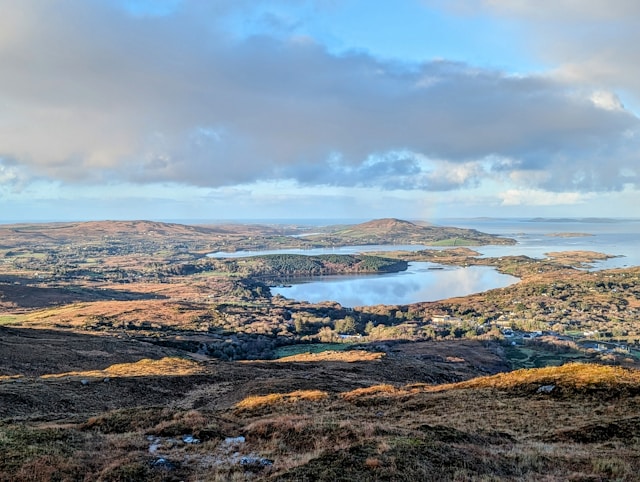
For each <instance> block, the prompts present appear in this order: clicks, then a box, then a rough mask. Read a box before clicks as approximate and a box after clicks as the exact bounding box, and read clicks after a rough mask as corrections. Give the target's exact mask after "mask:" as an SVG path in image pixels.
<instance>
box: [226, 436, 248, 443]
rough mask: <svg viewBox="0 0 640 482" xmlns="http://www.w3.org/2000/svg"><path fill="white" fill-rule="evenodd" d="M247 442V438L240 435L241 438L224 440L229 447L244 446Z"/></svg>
mask: <svg viewBox="0 0 640 482" xmlns="http://www.w3.org/2000/svg"><path fill="white" fill-rule="evenodd" d="M244 442H245V438H244V437H243V436H242V435H240V436H239V437H227V438H226V439H224V443H225V444H227V445H238V444H243V443H244Z"/></svg>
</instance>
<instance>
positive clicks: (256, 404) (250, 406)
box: [235, 390, 329, 411]
mask: <svg viewBox="0 0 640 482" xmlns="http://www.w3.org/2000/svg"><path fill="white" fill-rule="evenodd" d="M328 397H329V394H328V393H327V392H323V391H322V390H296V391H294V392H290V393H270V394H268V395H255V396H251V397H247V398H245V399H244V400H241V401H240V402H238V403H237V404H236V405H235V409H236V410H238V411H248V410H256V409H262V408H265V407H269V406H276V405H280V404H282V403H296V402H300V401H307V402H317V401H320V400H324V399H326V398H328Z"/></svg>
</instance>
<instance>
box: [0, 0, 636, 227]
mask: <svg viewBox="0 0 640 482" xmlns="http://www.w3.org/2000/svg"><path fill="white" fill-rule="evenodd" d="M0 7H1V8H2V12H3V15H2V18H0V32H1V33H0V71H2V73H3V75H2V76H0V106H1V107H2V108H1V109H0V222H11V221H28V220H84V219H174V220H175V219H216V220H218V219H261V218H262V219H274V218H292V219H301V218H311V219H317V218H329V219H337V218H348V219H354V218H360V219H368V218H378V217H398V218H405V219H436V218H443V217H475V216H495V217H512V216H518V217H527V216H560V217H565V216H581V217H590V216H615V217H637V214H636V210H635V206H636V205H637V203H638V201H639V200H640V193H639V191H638V189H639V187H640V178H639V174H640V173H639V169H640V164H639V160H640V159H639V157H640V149H639V148H640V121H639V119H638V114H637V112H638V110H637V106H639V105H640V72H638V70H640V58H639V57H640V53H639V52H637V51H636V49H635V48H634V47H633V46H634V45H637V41H638V40H640V39H639V38H636V37H640V28H638V27H640V25H638V24H639V23H640V4H636V2H633V1H631V0H618V1H617V2H615V3H612V2H605V1H604V0H595V1H594V0H591V1H586V0H585V1H583V2H575V1H574V0H555V1H553V2H552V1H550V0H540V1H537V2H524V1H513V0H451V1H443V0H397V1H394V2H371V1H365V0H316V1H312V0H306V1H300V0H297V1H294V0H279V1H276V0H273V1H246V0H233V1H232V0H218V1H216V2H200V1H197V0H166V1H160V0H155V1H150V0H147V1H136V0H127V1H124V0H122V1H119V2H118V1H107V0H60V1H58V2H42V1H39V0H21V1H20V2H13V1H11V0H0Z"/></svg>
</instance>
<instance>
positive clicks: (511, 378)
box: [439, 363, 640, 389]
mask: <svg viewBox="0 0 640 482" xmlns="http://www.w3.org/2000/svg"><path fill="white" fill-rule="evenodd" d="M538 384H539V385H552V384H553V385H558V386H561V387H566V388H575V389H584V388H611V387H615V388H616V389H620V388H631V387H640V370H637V369H632V368H622V367H615V366H607V365H597V364H589V363H569V364H566V365H562V366H559V367H545V368H535V369H522V370H516V371H513V372H508V373H500V374H498V375H493V376H490V377H481V378H476V379H472V380H468V381H465V382H460V383H457V384H453V385H448V386H441V387H439V388H440V389H446V388H497V389H510V388H515V387H519V386H526V385H538Z"/></svg>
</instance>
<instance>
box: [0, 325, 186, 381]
mask: <svg viewBox="0 0 640 482" xmlns="http://www.w3.org/2000/svg"><path fill="white" fill-rule="evenodd" d="M0 353H1V354H2V357H1V358H0V375H24V376H40V375H45V374H52V373H65V372H69V371H83V370H102V369H105V368H107V367H109V366H111V365H114V364H116V363H132V362H136V361H138V360H140V359H142V358H150V359H159V358H163V357H166V356H170V355H174V354H175V350H169V349H166V348H162V347H159V346H155V345H151V344H147V343H144V344H143V343H138V342H135V341H131V340H123V339H120V338H117V337H115V336H109V337H107V336H98V335H89V334H81V333H73V332H69V331H57V330H41V329H32V328H13V327H6V326H5V327H3V326H0Z"/></svg>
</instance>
